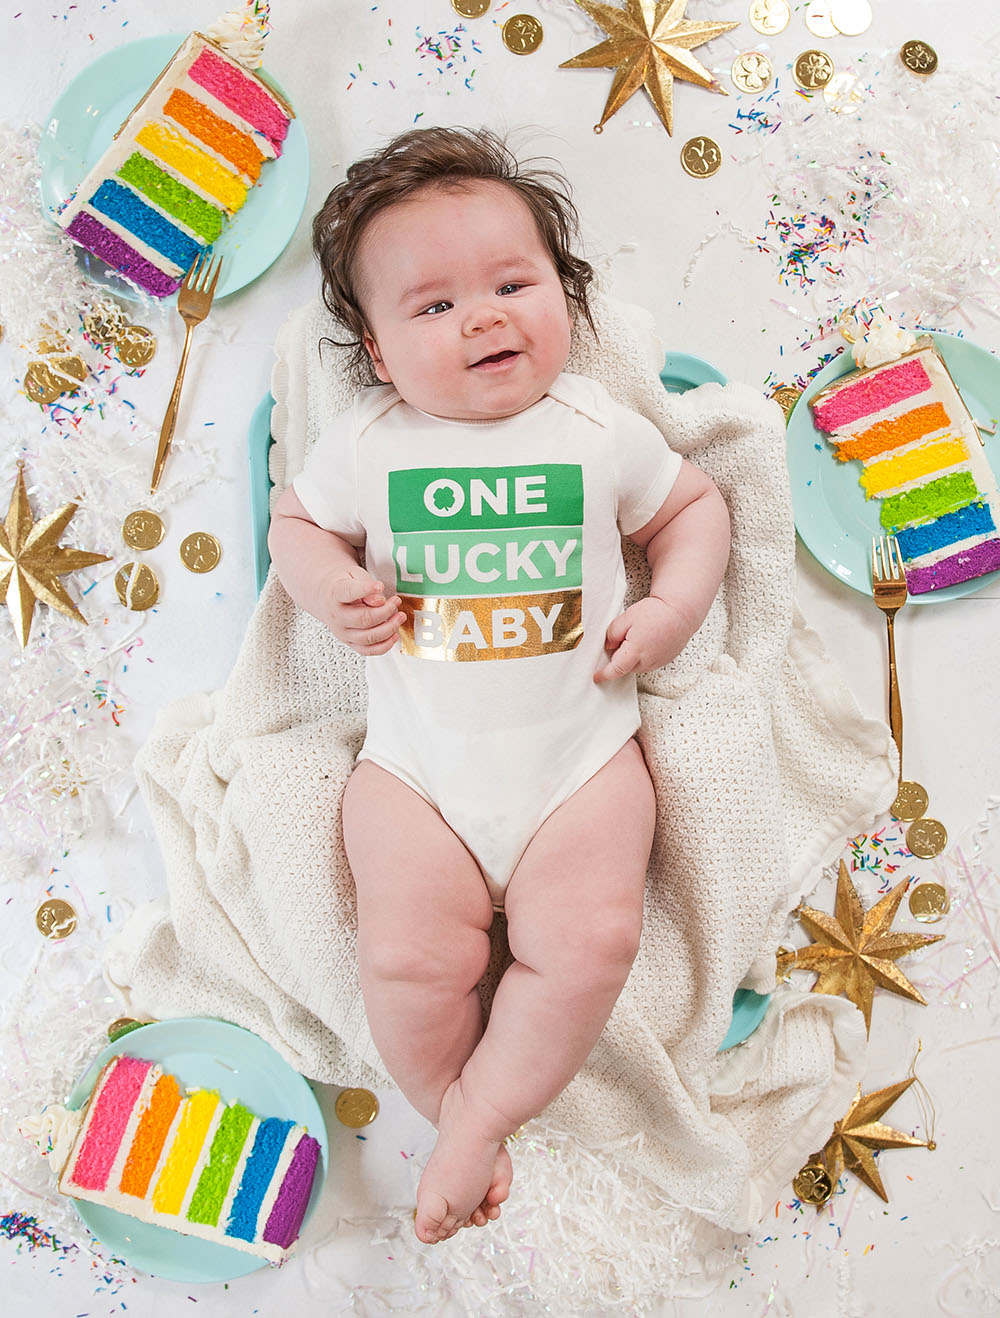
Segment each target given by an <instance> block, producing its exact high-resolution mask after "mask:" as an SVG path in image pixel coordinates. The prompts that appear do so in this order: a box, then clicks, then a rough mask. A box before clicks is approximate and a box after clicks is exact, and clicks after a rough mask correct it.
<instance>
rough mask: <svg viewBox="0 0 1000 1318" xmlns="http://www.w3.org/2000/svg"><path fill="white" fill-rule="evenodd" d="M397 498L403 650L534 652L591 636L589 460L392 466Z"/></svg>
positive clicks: (455, 654)
mask: <svg viewBox="0 0 1000 1318" xmlns="http://www.w3.org/2000/svg"><path fill="white" fill-rule="evenodd" d="M388 495H389V526H390V529H391V530H392V556H393V561H394V563H395V568H396V593H397V594H398V595H399V596H400V598H401V599H402V606H401V608H402V611H403V612H404V613H405V614H406V621H405V622H404V623H403V624H402V626H401V627H400V632H399V637H400V648H401V650H402V652H403V654H408V655H412V656H414V657H416V658H418V659H450V660H459V661H462V660H470V659H476V660H482V659H525V658H528V657H531V656H537V655H543V654H552V653H555V652H556V651H560V650H572V649H573V648H574V647H575V646H576V645H578V644H579V642H580V638H581V637H582V636H583V624H582V616H583V608H582V605H583V570H582V558H583V472H582V468H581V467H580V466H579V465H575V464H573V463H563V462H559V463H545V464H542V465H534V466H527V467H450V468H440V467H418V468H411V469H408V470H405V471H390V472H389V487H388Z"/></svg>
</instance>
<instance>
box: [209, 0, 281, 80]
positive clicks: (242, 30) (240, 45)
mask: <svg viewBox="0 0 1000 1318" xmlns="http://www.w3.org/2000/svg"><path fill="white" fill-rule="evenodd" d="M267 8H268V6H267V5H260V4H255V3H254V0H247V3H246V4H243V5H239V6H237V7H236V8H235V9H230V10H229V12H228V13H225V14H222V15H220V17H219V18H217V19H216V20H215V22H214V23H213V24H212V26H211V27H208V28H205V36H206V37H208V39H209V41H214V42H215V44H216V45H217V46H221V47H222V49H223V50H224V51H225V52H226V54H227V55H228V56H229V57H230V58H231V59H234V60H238V61H239V63H240V64H242V65H243V67H244V68H247V69H259V68H260V66H261V64H263V62H264V42H265V41H266V40H267V33H268V27H269V24H268V21H267ZM254 10H256V11H258V12H257V13H254Z"/></svg>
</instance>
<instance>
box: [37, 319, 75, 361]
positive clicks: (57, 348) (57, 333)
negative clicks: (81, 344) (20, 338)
mask: <svg viewBox="0 0 1000 1318" xmlns="http://www.w3.org/2000/svg"><path fill="white" fill-rule="evenodd" d="M69 346H70V344H69V339H68V338H67V337H66V335H65V334H63V333H62V331H61V330H57V329H53V328H52V326H51V325H43V326H42V337H41V338H40V339H39V340H38V352H40V353H42V355H43V356H47V355H48V354H50V353H53V352H69Z"/></svg>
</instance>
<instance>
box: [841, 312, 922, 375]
mask: <svg viewBox="0 0 1000 1318" xmlns="http://www.w3.org/2000/svg"><path fill="white" fill-rule="evenodd" d="M916 342H917V338H916V335H915V334H911V333H910V331H909V330H904V329H900V327H899V326H898V325H897V324H896V323H895V321H894V320H893V319H892V317H891V316H890V315H889V313H888V312H887V311H883V310H882V308H881V307H878V308H877V309H876V310H875V311H873V312H872V318H871V320H870V322H869V324H868V331H867V333H866V334H865V337H864V338H863V339H859V340H858V341H857V343H855V345H854V349H853V351H854V360H855V362H856V364H857V365H858V366H867V367H869V368H871V367H873V366H884V365H885V363H886V362H891V361H895V359H896V358H897V357H901V356H902V355H903V353H904V352H909V351H910V349H911V348H913V347H915V346H916Z"/></svg>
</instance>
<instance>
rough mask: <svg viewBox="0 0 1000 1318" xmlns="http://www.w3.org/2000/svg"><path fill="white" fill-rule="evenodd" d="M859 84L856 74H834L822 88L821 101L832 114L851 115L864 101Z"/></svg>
mask: <svg viewBox="0 0 1000 1318" xmlns="http://www.w3.org/2000/svg"><path fill="white" fill-rule="evenodd" d="M860 83H861V79H860V78H859V77H858V75H857V74H856V73H847V72H843V73H835V74H834V75H833V77H832V78H831V79H830V81H829V82H828V83H827V84H826V86H825V87H824V88H823V100H824V101H826V103H827V106H828V108H829V109H831V110H833V112H834V114H853V113H854V111H855V110H856V109H857V108H858V106H859V105H860V104H861V102H862V100H863V99H864V97H863V96H862V95H861V92H860V91H859V85H860Z"/></svg>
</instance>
